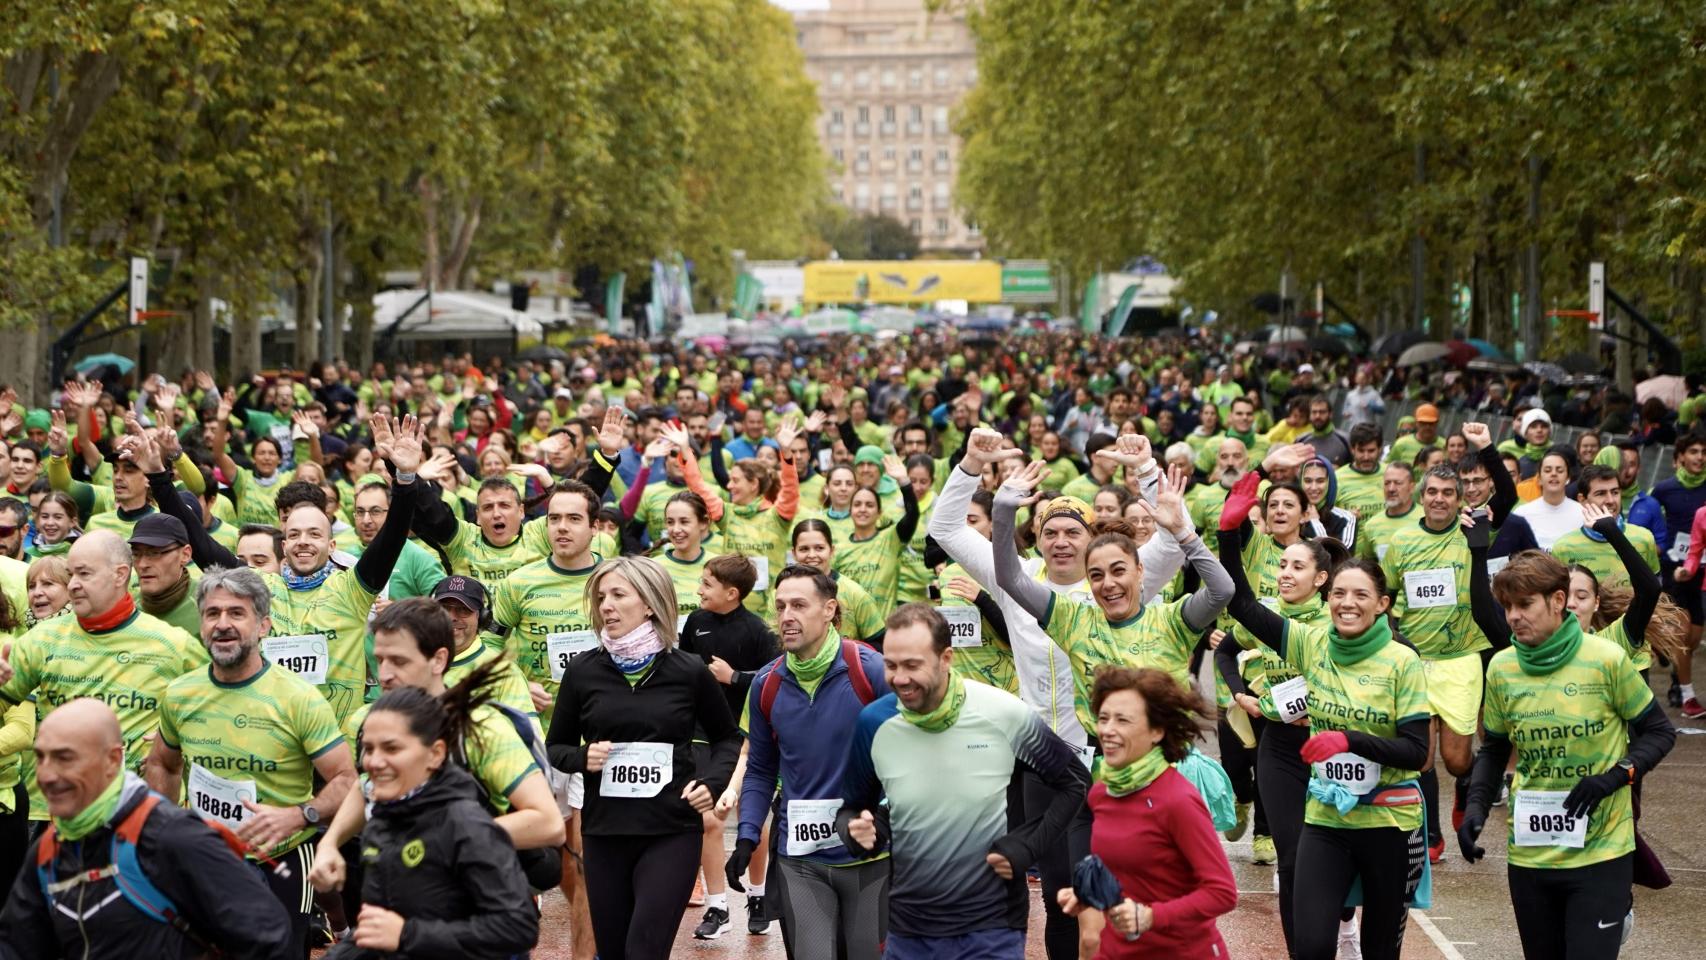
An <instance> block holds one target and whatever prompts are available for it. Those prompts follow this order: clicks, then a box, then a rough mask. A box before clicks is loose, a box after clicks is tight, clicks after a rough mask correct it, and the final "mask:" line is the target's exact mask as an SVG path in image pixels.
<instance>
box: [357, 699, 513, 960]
mask: <svg viewBox="0 0 1706 960" xmlns="http://www.w3.org/2000/svg"><path fill="white" fill-rule="evenodd" d="M483 686H484V685H483V684H482V683H480V682H478V678H476V682H473V683H463V684H461V685H458V686H456V687H453V688H451V689H450V690H448V691H446V692H445V694H444V695H443V697H442V698H441V697H435V696H433V695H432V694H430V693H427V692H426V691H424V690H421V689H420V688H418V687H403V688H401V689H398V690H393V691H391V692H390V693H387V694H385V695H384V696H382V697H380V698H379V700H378V701H376V702H375V703H374V704H373V707H372V708H371V709H370V710H369V711H368V714H367V718H366V719H365V720H364V721H363V722H362V725H361V766H362V769H363V771H364V772H366V774H367V777H368V784H369V786H370V788H371V790H372V794H371V799H372V801H373V809H372V813H371V815H370V816H369V818H368V821H367V827H366V828H365V829H363V830H362V832H361V850H362V866H363V873H362V883H361V902H362V905H361V913H360V914H359V915H358V916H357V917H356V918H355V932H354V935H353V936H352V937H350V939H348V940H345V941H343V942H341V943H339V944H338V945H337V946H336V947H334V948H332V951H331V952H330V953H329V954H327V960H366V958H370V957H380V956H384V957H410V958H439V957H442V958H445V960H451V958H457V960H460V958H464V957H466V958H482V957H486V958H492V960H507V958H510V957H514V956H516V955H518V954H525V953H526V952H527V951H529V950H531V949H532V948H533V945H534V943H535V942H537V941H538V939H539V916H538V913H537V912H536V911H535V910H534V907H533V898H532V895H531V894H532V891H531V890H530V889H529V888H528V886H527V878H526V877H525V876H524V875H523V874H522V870H521V866H520V864H519V863H518V862H517V861H516V858H515V848H514V847H513V846H511V844H510V841H509V835H508V834H506V833H505V832H504V831H503V829H502V828H501V827H499V826H498V825H497V823H496V822H494V821H493V820H492V815H491V814H490V813H488V812H487V811H486V808H485V807H484V806H482V805H481V803H480V791H479V788H478V787H477V786H476V784H475V782H474V778H473V777H472V776H471V775H469V773H468V771H467V770H465V769H463V767H462V766H461V765H460V764H458V763H455V762H453V761H452V760H451V758H450V750H451V747H450V745H451V744H457V743H462V742H464V740H465V739H466V738H467V737H468V736H470V735H473V734H472V730H473V715H474V710H475V708H477V707H479V706H480V705H481V704H482V703H483V702H484V701H485V699H486V694H485V690H484V689H482V687H483Z"/></svg>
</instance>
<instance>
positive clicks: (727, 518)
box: [722, 503, 840, 624]
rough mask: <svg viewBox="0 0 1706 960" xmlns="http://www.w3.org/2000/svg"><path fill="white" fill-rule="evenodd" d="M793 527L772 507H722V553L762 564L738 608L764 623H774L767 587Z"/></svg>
mask: <svg viewBox="0 0 1706 960" xmlns="http://www.w3.org/2000/svg"><path fill="white" fill-rule="evenodd" d="M793 525H794V524H793V521H792V520H784V519H783V518H782V515H781V514H780V513H777V512H776V508H775V507H774V506H770V507H766V506H765V505H764V504H762V503H749V504H745V505H740V504H734V503H730V504H726V505H724V507H723V519H722V537H723V550H724V552H726V553H738V554H740V555H741V556H743V557H746V558H747V559H749V560H758V559H760V558H762V559H763V560H764V565H763V566H762V568H761V569H760V570H759V571H758V573H759V581H760V582H759V583H757V584H755V585H754V586H753V588H752V592H751V593H749V594H747V595H746V600H745V602H744V603H743V604H742V605H743V606H745V607H746V608H747V609H748V610H751V611H752V612H753V613H756V614H758V615H759V616H760V617H763V618H764V622H765V623H772V624H773V623H775V621H776V611H775V610H774V609H772V605H773V604H774V602H775V598H774V597H773V596H772V595H771V589H770V585H771V584H772V583H774V582H775V581H776V575H777V574H778V573H781V572H782V559H783V557H785V556H787V553H788V531H789V530H791V529H792V528H793ZM837 559H840V558H839V556H838V557H837Z"/></svg>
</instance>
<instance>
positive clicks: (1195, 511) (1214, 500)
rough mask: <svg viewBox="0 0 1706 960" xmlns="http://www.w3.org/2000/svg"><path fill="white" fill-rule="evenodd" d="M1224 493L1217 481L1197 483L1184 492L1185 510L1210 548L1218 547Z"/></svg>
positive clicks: (1225, 491) (1224, 489) (1224, 502)
mask: <svg viewBox="0 0 1706 960" xmlns="http://www.w3.org/2000/svg"><path fill="white" fill-rule="evenodd" d="M1226 493H1227V490H1226V488H1225V487H1223V486H1221V485H1220V484H1218V483H1199V484H1197V485H1196V486H1194V487H1192V488H1191V489H1190V490H1188V491H1186V493H1185V510H1186V512H1188V513H1190V515H1191V522H1192V523H1193V524H1195V525H1196V528H1197V531H1198V532H1199V533H1200V534H1201V536H1202V542H1203V545H1204V546H1206V547H1208V548H1209V549H1210V550H1219V549H1220V511H1221V510H1222V509H1224V508H1225V507H1226Z"/></svg>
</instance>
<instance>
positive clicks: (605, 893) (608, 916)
mask: <svg viewBox="0 0 1706 960" xmlns="http://www.w3.org/2000/svg"><path fill="white" fill-rule="evenodd" d="M700 837H701V833H700V831H698V830H694V831H692V832H690V833H666V834H661V835H658V836H595V835H583V836H582V837H581V846H582V848H583V849H584V851H585V857H586V900H587V907H588V908H589V909H590V910H591V912H592V937H593V940H594V941H595V942H597V944H598V956H599V958H600V960H667V958H668V957H669V953H670V949H671V947H672V946H673V945H674V944H675V932H676V930H677V929H678V928H679V927H680V926H681V915H682V914H683V913H686V912H687V899H688V897H690V896H692V895H693V877H694V875H695V874H697V873H698V872H699V842H700Z"/></svg>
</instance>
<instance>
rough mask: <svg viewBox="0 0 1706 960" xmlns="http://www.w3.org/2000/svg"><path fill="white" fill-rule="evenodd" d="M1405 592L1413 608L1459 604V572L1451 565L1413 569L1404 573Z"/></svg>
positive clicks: (1421, 608) (1422, 608)
mask: <svg viewBox="0 0 1706 960" xmlns="http://www.w3.org/2000/svg"><path fill="white" fill-rule="evenodd" d="M1404 593H1405V595H1406V596H1408V598H1409V600H1410V609H1411V610H1425V609H1427V608H1429V607H1451V606H1456V605H1457V574H1456V572H1455V571H1453V570H1452V569H1451V568H1450V567H1436V568H1434V569H1432V570H1412V571H1411V572H1409V573H1406V574H1404Z"/></svg>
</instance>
